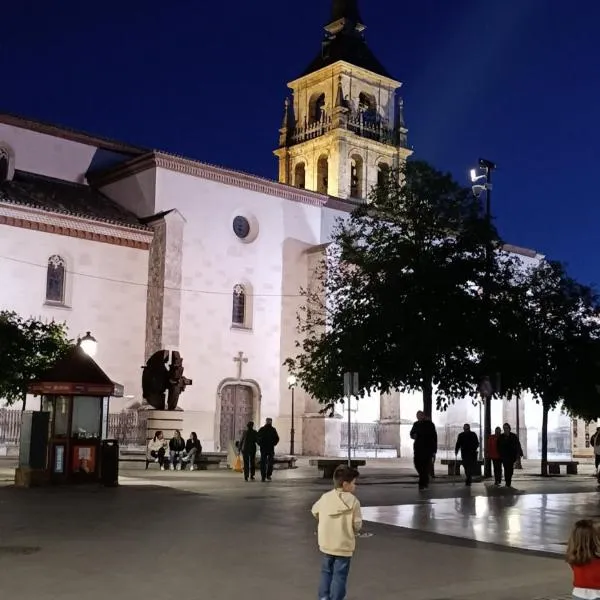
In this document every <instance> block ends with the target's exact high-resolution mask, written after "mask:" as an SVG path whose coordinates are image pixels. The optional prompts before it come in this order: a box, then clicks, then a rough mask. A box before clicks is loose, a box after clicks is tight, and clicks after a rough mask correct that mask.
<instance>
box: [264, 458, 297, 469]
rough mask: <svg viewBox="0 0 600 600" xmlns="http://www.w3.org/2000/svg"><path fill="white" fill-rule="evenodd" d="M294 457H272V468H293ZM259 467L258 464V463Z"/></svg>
mask: <svg viewBox="0 0 600 600" xmlns="http://www.w3.org/2000/svg"><path fill="white" fill-rule="evenodd" d="M296 460H297V459H296V457H295V456H277V455H275V457H274V458H273V468H274V469H279V470H283V469H295V468H296ZM258 466H259V467H260V464H259V465H258Z"/></svg>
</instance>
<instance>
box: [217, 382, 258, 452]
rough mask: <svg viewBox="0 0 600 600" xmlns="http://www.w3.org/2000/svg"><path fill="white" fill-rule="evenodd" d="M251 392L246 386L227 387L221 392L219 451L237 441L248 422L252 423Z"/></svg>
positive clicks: (224, 449)
mask: <svg viewBox="0 0 600 600" xmlns="http://www.w3.org/2000/svg"><path fill="white" fill-rule="evenodd" d="M253 396H254V395H253V391H252V388H251V387H248V386H246V385H228V386H226V387H224V388H223V391H222V392H221V431H220V436H219V437H220V440H219V441H220V443H219V446H220V449H221V451H226V450H227V449H228V448H229V444H230V443H231V442H236V441H239V439H240V437H241V435H242V432H243V431H244V429H245V428H246V424H247V423H248V421H252V418H253V412H254V410H253V409H254V406H253Z"/></svg>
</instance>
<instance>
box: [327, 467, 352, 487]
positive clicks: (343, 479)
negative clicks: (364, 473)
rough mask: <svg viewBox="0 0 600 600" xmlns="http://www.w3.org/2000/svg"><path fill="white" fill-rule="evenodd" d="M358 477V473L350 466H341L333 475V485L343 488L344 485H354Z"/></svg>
mask: <svg viewBox="0 0 600 600" xmlns="http://www.w3.org/2000/svg"><path fill="white" fill-rule="evenodd" d="M357 477H358V471H357V470H356V469H353V468H352V467H349V466H348V465H340V466H339V467H338V468H337V469H336V470H335V472H334V473H333V483H334V485H335V487H336V488H341V487H342V486H343V485H344V483H352V482H353V481H354V480H355V479H356V478H357Z"/></svg>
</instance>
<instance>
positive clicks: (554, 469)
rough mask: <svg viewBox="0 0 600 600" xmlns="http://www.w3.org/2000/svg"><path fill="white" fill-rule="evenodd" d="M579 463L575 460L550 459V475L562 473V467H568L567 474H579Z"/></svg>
mask: <svg viewBox="0 0 600 600" xmlns="http://www.w3.org/2000/svg"><path fill="white" fill-rule="evenodd" d="M578 466H579V463H578V462H577V461H574V460H549V461H548V473H549V474H550V475H560V468H561V467H566V468H567V475H577V467H578Z"/></svg>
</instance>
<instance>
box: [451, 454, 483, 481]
mask: <svg viewBox="0 0 600 600" xmlns="http://www.w3.org/2000/svg"><path fill="white" fill-rule="evenodd" d="M440 462H441V464H442V465H444V466H447V467H448V475H460V468H461V467H462V460H460V459H454V458H442V460H441V461H440ZM482 466H483V461H482V460H478V461H477V463H476V466H475V468H474V469H473V475H478V476H479V477H481V467H482Z"/></svg>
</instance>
